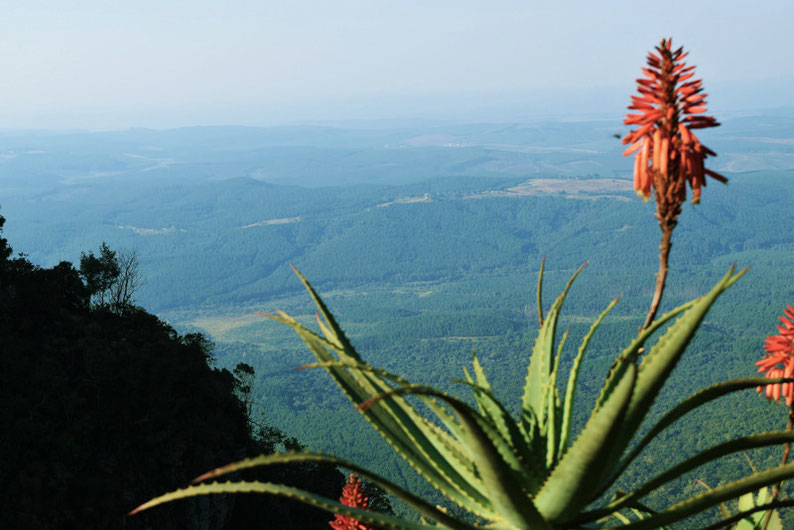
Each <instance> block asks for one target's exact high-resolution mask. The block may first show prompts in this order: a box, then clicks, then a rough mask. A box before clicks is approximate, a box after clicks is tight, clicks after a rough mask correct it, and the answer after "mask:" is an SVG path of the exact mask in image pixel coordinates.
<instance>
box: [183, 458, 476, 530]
mask: <svg viewBox="0 0 794 530" xmlns="http://www.w3.org/2000/svg"><path fill="white" fill-rule="evenodd" d="M296 462H318V463H323V464H329V465H334V466H341V467H344V468H346V469H349V470H351V471H353V472H355V473H358V474H359V475H360V476H362V477H364V478H366V479H367V480H369V481H370V482H372V483H374V484H377V485H378V486H379V487H381V488H382V489H384V490H385V491H387V492H389V493H391V494H392V495H394V496H395V497H397V498H398V499H400V500H402V501H403V502H405V503H406V504H408V505H409V506H411V507H412V508H414V509H415V510H416V511H417V512H419V513H420V514H421V515H422V516H424V517H427V518H429V519H432V520H434V521H437V522H439V523H441V524H443V525H445V526H448V527H449V528H455V527H456V526H460V521H458V520H457V519H455V518H454V517H452V516H450V515H449V514H447V513H446V512H444V511H441V510H439V509H438V508H437V507H435V506H433V505H432V504H430V503H429V502H427V501H425V500H423V499H421V498H419V497H417V496H416V495H414V494H413V493H410V492H409V491H407V490H405V489H403V488H401V487H400V486H398V485H397V484H395V483H393V482H391V481H390V480H388V479H385V478H383V477H381V476H380V475H378V474H376V473H373V472H372V471H370V470H368V469H366V468H364V467H361V466H359V465H358V464H355V463H353V462H350V461H349V460H345V459H343V458H337V457H335V456H331V455H324V454H321V453H295V452H293V453H275V454H271V455H260V456H257V457H253V458H245V459H243V460H240V461H238V462H234V463H231V464H227V465H225V466H221V467H219V468H216V469H213V470H212V471H208V472H207V473H204V474H203V475H201V476H199V477H196V478H195V479H193V483H194V484H195V483H197V482H203V481H206V480H211V479H216V478H218V477H221V476H224V475H228V474H230V473H236V472H238V471H243V470H246V469H253V468H256V467H263V466H270V465H283V464H292V463H296ZM466 526H468V525H466Z"/></svg>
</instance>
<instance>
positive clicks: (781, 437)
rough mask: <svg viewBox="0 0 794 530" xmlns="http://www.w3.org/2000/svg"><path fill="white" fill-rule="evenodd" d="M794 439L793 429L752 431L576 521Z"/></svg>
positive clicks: (658, 476) (683, 464)
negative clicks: (739, 455)
mask: <svg viewBox="0 0 794 530" xmlns="http://www.w3.org/2000/svg"><path fill="white" fill-rule="evenodd" d="M792 441H794V432H792V431H774V432H766V433H761V434H751V435H750V436H743V437H742V438H737V439H735V440H729V441H727V442H724V443H721V444H719V445H716V446H714V447H711V448H710V449H707V450H705V451H703V452H701V453H698V454H697V455H695V456H693V457H692V458H688V459H686V460H684V461H683V462H681V463H679V464H677V465H675V466H673V467H671V468H669V469H666V470H665V471H664V472H662V473H660V474H659V475H657V476H655V477H654V478H652V479H651V480H649V481H648V482H646V483H645V484H643V485H642V486H640V487H638V488H637V489H635V490H634V491H632V492H630V493H628V494H626V495H624V496H623V497H621V498H619V499H617V500H615V501H613V502H611V503H609V504H608V505H606V506H604V507H603V508H600V509H598V510H594V511H592V512H588V513H584V514H582V515H581V517H577V518H576V520H577V521H589V520H596V519H598V518H600V517H603V516H605V515H608V514H610V513H612V512H614V511H617V510H621V509H623V508H624V507H626V506H629V505H630V504H631V503H632V502H634V501H636V500H637V499H640V498H642V497H644V496H645V495H647V494H648V493H650V492H652V491H653V490H655V489H657V488H659V487H661V486H663V485H664V484H666V483H668V482H670V481H671V480H675V479H677V478H679V477H680V476H681V475H683V474H684V473H687V472H689V471H692V470H693V469H696V468H698V467H700V466H702V465H704V464H707V463H709V462H712V461H714V460H717V459H719V458H722V457H723V456H726V455H729V454H732V453H737V452H739V451H746V450H748V449H755V448H758V447H766V446H769V445H777V444H782V443H787V442H789V443H790V442H792Z"/></svg>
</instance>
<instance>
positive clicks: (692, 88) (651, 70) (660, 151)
mask: <svg viewBox="0 0 794 530" xmlns="http://www.w3.org/2000/svg"><path fill="white" fill-rule="evenodd" d="M671 45H672V39H666V40H665V39H662V42H661V44H660V45H659V46H656V51H657V52H658V53H657V54H654V53H649V54H648V63H647V64H648V67H647V68H643V69H642V71H643V73H644V74H645V77H646V78H647V79H637V91H638V92H639V93H640V95H639V96H632V97H631V100H632V104H631V105H630V106H629V109H630V110H636V111H638V113H636V114H628V115H627V116H626V119H625V120H623V123H625V124H626V125H636V126H637V127H638V128H637V129H635V130H633V131H631V132H630V133H629V134H627V135H626V137H625V138H623V143H624V144H631V145H630V146H629V147H628V149H626V151H625V152H624V153H623V155H624V156H627V155H630V154H632V153H635V155H634V190H635V191H636V192H637V194H639V195H642V196H643V197H644V198H645V199H646V200H647V199H649V198H650V197H651V188H653V189H654V190H655V191H656V201H657V203H660V206H664V205H671V206H675V205H680V204H681V203H683V202H684V201H685V200H686V185H685V182H689V186H690V187H691V188H692V202H693V203H695V204H697V203H698V202H700V189H701V187H702V186H705V185H706V178H705V176H706V175H709V176H711V177H712V178H715V179H717V180H719V181H720V182H723V183H724V182H727V181H728V180H727V179H726V178H725V177H723V176H722V175H720V174H718V173H715V172H714V171H711V170H710V169H706V168H705V167H704V160H705V159H706V157H707V156H709V155H711V156H715V155H716V153H715V152H714V151H712V150H711V149H709V148H708V147H706V146H704V145H703V144H701V143H700V140H699V139H698V137H697V136H695V134H694V133H693V132H692V129H704V128H706V127H716V126H718V125H719V123H717V121H716V120H715V119H714V118H712V117H711V116H705V115H703V112H705V111H706V95H707V94H704V93H702V92H703V88H702V86H701V85H702V81H701V80H699V79H697V80H692V79H691V78H692V76H694V75H695V73H694V69H695V67H694V66H686V63H684V62H683V59H684V57H686V55H687V53H686V52H684V51H683V48H678V49H677V50H676V51H672V48H671ZM660 213H661V210H660Z"/></svg>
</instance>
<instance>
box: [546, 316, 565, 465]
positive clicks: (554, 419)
mask: <svg viewBox="0 0 794 530" xmlns="http://www.w3.org/2000/svg"><path fill="white" fill-rule="evenodd" d="M569 332H570V328H569V329H566V330H565V333H563V334H562V338H561V339H560V345H559V346H558V347H557V355H556V357H555V358H554V368H552V370H551V375H549V380H548V383H546V385H547V389H546V418H548V420H547V421H548V424H547V428H546V469H551V468H553V467H554V464H556V463H557V450H558V447H557V440H558V439H559V438H560V427H561V426H562V421H561V420H562V416H561V415H560V413H561V412H562V411H561V410H560V409H561V408H562V405H561V404H560V391H559V389H558V388H557V374H559V373H560V358H562V349H563V347H565V343H566V342H567V340H568V333H569Z"/></svg>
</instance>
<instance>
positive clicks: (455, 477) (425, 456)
mask: <svg viewBox="0 0 794 530" xmlns="http://www.w3.org/2000/svg"><path fill="white" fill-rule="evenodd" d="M315 296H316V295H315ZM318 298H319V297H318ZM265 316H268V317H269V318H272V319H274V320H277V321H279V322H283V323H285V324H287V325H289V326H290V327H292V328H293V329H294V330H295V331H296V333H297V334H298V336H300V337H301V339H303V341H304V342H305V343H306V345H307V346H308V347H309V349H310V350H311V351H312V352H313V353H314V354H315V357H317V360H318V361H320V362H321V363H325V364H326V366H325V369H326V371H327V372H328V374H329V375H330V376H331V378H332V379H334V381H336V383H337V384H338V385H339V387H340V388H341V389H342V391H343V392H344V393H345V395H346V396H347V397H348V399H350V401H351V402H352V403H353V404H355V405H359V404H361V403H363V402H365V401H367V400H368V399H370V398H372V397H374V396H376V395H379V394H382V393H383V392H386V391H388V390H389V389H391V388H392V387H390V386H388V385H387V384H386V382H385V381H383V380H381V379H379V378H378V377H377V374H375V373H373V372H370V371H368V365H365V364H363V363H362V362H361V361H360V360H358V359H360V357H359V356H358V355H357V354H356V355H348V356H346V357H345V360H344V361H340V360H339V359H337V358H335V357H334V356H333V355H332V354H331V351H334V352H336V353H339V350H338V347H337V346H335V345H334V344H331V343H330V342H329V341H327V340H325V339H323V338H322V337H319V336H318V335H317V334H315V333H313V332H312V331H310V330H308V329H306V328H305V327H303V326H302V325H301V324H300V323H298V322H297V321H296V320H295V319H293V318H292V317H290V316H289V315H286V314H285V313H279V315H278V316H274V315H265ZM329 350H330V351H329ZM337 363H339V364H337ZM354 364H355V365H357V366H359V367H360V369H352V368H351V365H354ZM362 413H363V414H364V417H365V418H366V419H367V421H368V422H369V423H370V425H372V426H373V428H375V430H376V431H377V432H378V433H379V434H381V436H383V438H384V439H386V441H387V442H388V443H389V445H391V446H392V448H393V449H394V450H395V451H396V452H397V454H399V455H400V456H401V457H403V458H404V459H405V460H406V461H407V462H408V463H409V464H410V465H411V467H413V468H414V469H415V470H416V471H417V472H418V473H419V474H420V475H421V476H423V477H424V478H425V479H426V480H427V481H428V482H429V483H430V484H431V485H432V486H433V487H435V488H436V489H438V490H440V491H441V492H442V493H443V494H444V495H446V496H447V497H448V498H449V499H450V500H452V501H453V502H455V503H457V504H458V505H460V506H461V507H463V508H465V509H467V510H469V511H472V512H473V513H475V514H477V515H479V516H481V517H486V518H490V517H493V516H494V512H493V511H492V509H491V508H490V505H489V503H488V499H487V497H486V496H485V495H483V494H482V493H481V491H480V489H479V487H477V485H473V484H472V483H471V482H470V480H467V479H469V478H470V477H464V476H462V475H461V469H459V468H457V467H456V466H454V465H453V464H452V463H451V462H450V459H449V455H448V454H445V453H443V451H444V450H445V447H446V445H445V444H444V442H443V441H440V440H438V438H437V436H436V433H435V432H433V431H432V430H430V429H428V428H427V427H426V424H425V420H424V419H423V418H422V416H421V415H419V414H418V413H417V412H416V411H415V410H414V409H413V407H412V406H411V405H410V404H408V403H407V402H405V400H404V399H401V398H399V397H396V398H395V399H394V400H386V401H381V402H379V403H376V404H375V405H374V406H373V407H370V408H369V409H368V410H367V411H366V412H364V411H362Z"/></svg>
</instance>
